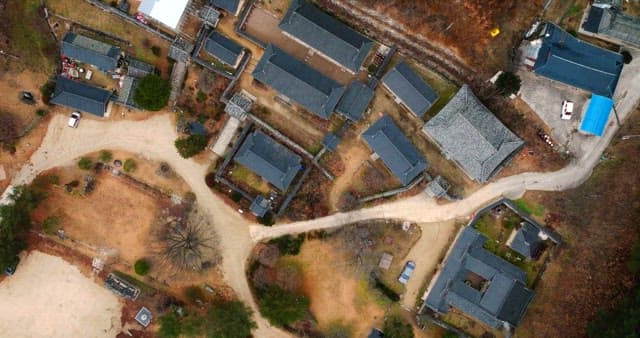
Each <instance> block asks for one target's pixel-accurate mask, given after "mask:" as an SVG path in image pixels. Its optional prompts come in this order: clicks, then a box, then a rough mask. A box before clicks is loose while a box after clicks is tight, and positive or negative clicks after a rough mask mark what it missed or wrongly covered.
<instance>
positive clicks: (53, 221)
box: [42, 216, 60, 235]
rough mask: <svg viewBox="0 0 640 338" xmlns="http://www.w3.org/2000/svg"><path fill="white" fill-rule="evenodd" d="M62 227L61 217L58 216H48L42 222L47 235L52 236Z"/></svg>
mask: <svg viewBox="0 0 640 338" xmlns="http://www.w3.org/2000/svg"><path fill="white" fill-rule="evenodd" d="M59 226H60V217H58V216H48V217H47V218H45V219H44V221H43V222H42V230H43V231H44V233H45V234H48V235H51V234H53V233H55V232H56V231H57V230H58V227H59Z"/></svg>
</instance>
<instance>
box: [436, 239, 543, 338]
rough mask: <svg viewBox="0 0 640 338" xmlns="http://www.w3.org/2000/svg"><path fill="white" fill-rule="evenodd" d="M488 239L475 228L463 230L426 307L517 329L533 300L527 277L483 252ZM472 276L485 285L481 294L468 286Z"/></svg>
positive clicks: (438, 275)
mask: <svg viewBox="0 0 640 338" xmlns="http://www.w3.org/2000/svg"><path fill="white" fill-rule="evenodd" d="M487 240H488V239H487V237H485V236H484V235H482V234H481V233H479V232H478V231H477V230H475V229H473V228H472V227H465V228H463V229H462V231H461V232H460V234H459V235H458V237H457V238H456V241H455V243H454V244H453V246H452V248H451V251H450V252H449V254H448V256H447V257H446V259H445V262H444V267H443V268H442V270H441V271H440V272H439V274H437V275H436V278H437V279H436V280H435V282H434V283H432V284H431V285H430V286H429V287H430V289H429V290H428V294H427V298H426V301H425V306H426V307H428V308H429V309H431V310H433V311H436V312H439V313H447V312H448V311H449V309H450V308H451V307H454V308H456V309H458V310H460V311H462V312H464V313H466V314H467V315H469V316H472V317H474V318H476V319H478V320H480V321H482V322H484V323H485V324H487V325H489V326H491V327H495V328H498V327H501V326H502V325H503V324H504V323H505V322H507V323H509V324H510V325H512V326H517V325H518V323H519V322H520V320H521V319H522V317H523V316H524V313H525V311H526V309H527V306H528V305H529V302H530V301H531V299H532V298H533V290H530V289H528V288H527V287H526V285H525V283H526V280H527V275H526V273H525V272H524V271H522V270H520V269H519V268H517V267H515V266H514V265H512V264H511V263H509V262H507V261H505V260H503V259H502V258H499V257H497V256H495V255H494V254H492V253H490V252H488V251H487V250H486V249H484V248H483V246H484V243H485V242H486V241H487ZM470 274H473V275H475V276H476V277H478V276H479V277H481V278H482V279H483V280H484V281H485V283H488V285H486V286H485V287H484V288H480V289H479V290H478V289H476V288H473V287H471V286H470V285H468V284H467V283H466V280H467V276H469V275H470Z"/></svg>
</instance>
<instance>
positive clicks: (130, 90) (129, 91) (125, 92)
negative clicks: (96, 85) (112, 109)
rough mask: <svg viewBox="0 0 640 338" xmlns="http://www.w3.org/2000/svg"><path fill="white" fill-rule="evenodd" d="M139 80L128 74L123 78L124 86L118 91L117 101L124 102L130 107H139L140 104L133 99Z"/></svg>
mask: <svg viewBox="0 0 640 338" xmlns="http://www.w3.org/2000/svg"><path fill="white" fill-rule="evenodd" d="M138 83H139V80H138V79H136V78H134V77H131V76H126V77H125V78H124V79H123V80H122V88H120V91H119V92H118V97H117V98H116V102H119V103H121V104H124V105H126V106H129V107H133V108H139V107H138V105H137V104H136V103H135V101H133V95H134V94H135V92H136V88H137V87H138Z"/></svg>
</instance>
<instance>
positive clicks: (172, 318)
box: [158, 312, 182, 338]
mask: <svg viewBox="0 0 640 338" xmlns="http://www.w3.org/2000/svg"><path fill="white" fill-rule="evenodd" d="M181 331H182V329H181V325H180V319H179V318H178V316H176V314H175V313H173V312H171V313H168V314H166V315H164V316H162V317H160V330H158V337H160V338H177V337H179V336H180V333H181Z"/></svg>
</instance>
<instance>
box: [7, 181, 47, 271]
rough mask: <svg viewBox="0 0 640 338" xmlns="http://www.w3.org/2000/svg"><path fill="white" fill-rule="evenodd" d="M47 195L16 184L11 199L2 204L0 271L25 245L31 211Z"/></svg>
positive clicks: (12, 261) (11, 261)
mask: <svg viewBox="0 0 640 338" xmlns="http://www.w3.org/2000/svg"><path fill="white" fill-rule="evenodd" d="M44 198H45V196H44V195H43V194H42V193H39V192H38V191H35V190H33V189H32V188H30V187H27V186H24V185H20V186H16V187H15V188H14V190H13V192H12V193H11V194H10V195H9V201H7V202H6V203H3V204H2V205H0V271H4V270H5V269H6V268H7V267H8V266H9V265H11V264H13V263H14V259H15V256H16V255H18V253H20V251H22V250H23V249H24V248H25V247H26V244H25V241H24V238H25V237H26V236H27V234H28V231H29V226H30V225H31V211H32V210H33V209H34V208H35V207H36V206H37V205H38V203H40V202H41V201H42V200H43V199H44Z"/></svg>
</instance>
